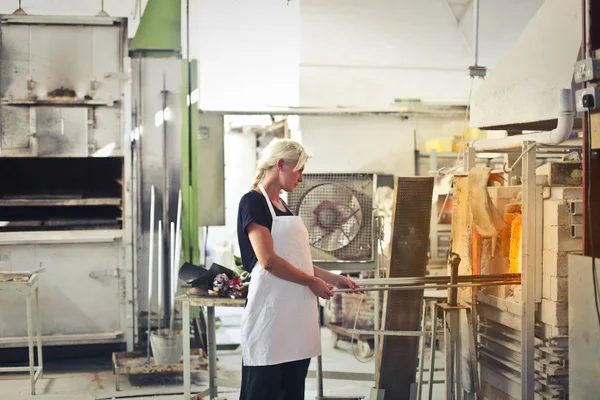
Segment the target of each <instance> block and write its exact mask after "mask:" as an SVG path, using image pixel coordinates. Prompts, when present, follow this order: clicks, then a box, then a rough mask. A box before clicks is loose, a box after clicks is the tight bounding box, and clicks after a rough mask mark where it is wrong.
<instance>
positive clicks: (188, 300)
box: [176, 295, 246, 400]
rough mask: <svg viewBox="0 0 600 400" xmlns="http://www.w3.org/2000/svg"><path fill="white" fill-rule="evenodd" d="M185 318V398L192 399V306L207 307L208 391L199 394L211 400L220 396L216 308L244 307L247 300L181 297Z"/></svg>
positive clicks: (178, 298)
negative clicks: (190, 327)
mask: <svg viewBox="0 0 600 400" xmlns="http://www.w3.org/2000/svg"><path fill="white" fill-rule="evenodd" d="M176 300H177V301H179V302H181V312H182V318H183V325H182V326H183V329H182V330H183V395H184V396H183V398H184V399H185V400H189V399H190V398H191V383H192V382H191V381H192V379H191V372H192V371H191V369H192V368H191V363H190V329H189V326H190V305H195V306H200V307H206V319H207V330H208V332H207V335H206V336H207V339H208V389H207V390H205V391H204V392H202V393H199V395H200V396H201V397H204V396H208V398H209V399H210V400H213V399H215V398H217V396H218V394H219V390H218V384H219V383H220V382H219V380H218V379H217V343H216V327H215V307H244V304H245V303H246V299H230V298H223V297H214V296H192V295H186V296H179V297H177V298H176Z"/></svg>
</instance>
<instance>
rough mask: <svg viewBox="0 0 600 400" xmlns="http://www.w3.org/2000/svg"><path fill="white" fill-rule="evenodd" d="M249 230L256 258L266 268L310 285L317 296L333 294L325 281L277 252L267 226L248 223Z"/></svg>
mask: <svg viewBox="0 0 600 400" xmlns="http://www.w3.org/2000/svg"><path fill="white" fill-rule="evenodd" d="M247 232H248V237H249V238H250V243H251V244H252V248H253V249H254V253H255V254H256V258H258V262H259V263H260V265H262V267H263V268H264V269H265V270H267V271H269V272H270V273H272V274H273V275H275V276H276V277H278V278H281V279H284V280H286V281H290V282H294V283H297V284H299V285H304V286H308V287H309V288H310V290H311V291H312V292H313V293H314V294H315V295H316V296H319V297H322V298H324V299H326V300H327V299H329V298H331V296H333V292H332V291H331V289H329V286H328V285H327V283H325V281H323V280H322V279H320V278H319V277H314V276H310V275H308V274H306V273H304V272H302V271H301V270H299V269H298V268H296V267H294V266H293V265H292V264H290V263H289V262H287V261H286V260H284V259H283V258H281V257H279V256H278V255H277V254H275V250H274V249H273V238H272V237H271V232H269V229H268V228H267V227H265V226H262V225H259V224H257V223H254V222H252V223H250V225H248V228H247Z"/></svg>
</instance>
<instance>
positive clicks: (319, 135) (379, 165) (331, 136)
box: [301, 116, 464, 176]
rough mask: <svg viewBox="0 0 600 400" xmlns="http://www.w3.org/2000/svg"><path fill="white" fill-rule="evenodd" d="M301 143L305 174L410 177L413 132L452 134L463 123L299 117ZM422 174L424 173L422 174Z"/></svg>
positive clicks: (420, 143) (420, 140) (426, 135)
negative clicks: (305, 156) (306, 159)
mask: <svg viewBox="0 0 600 400" xmlns="http://www.w3.org/2000/svg"><path fill="white" fill-rule="evenodd" d="M301 124H302V141H303V143H304V145H305V146H306V147H307V150H308V151H309V152H310V153H311V155H312V158H311V159H310V160H309V162H308V163H307V165H306V172H309V173H311V172H354V171H358V172H375V173H385V174H394V175H404V176H411V175H413V174H414V153H413V151H414V145H413V132H416V133H417V137H418V139H417V146H418V147H423V143H424V140H426V139H427V138H431V137H436V136H440V135H444V133H445V132H455V131H456V129H457V126H458V127H462V126H463V125H464V119H463V120H446V121H444V122H442V121H439V120H432V119H424V118H410V119H408V120H401V119H400V118H398V117H391V116H386V117H382V116H369V117H358V116H357V117H302V120H301ZM425 172H426V171H425Z"/></svg>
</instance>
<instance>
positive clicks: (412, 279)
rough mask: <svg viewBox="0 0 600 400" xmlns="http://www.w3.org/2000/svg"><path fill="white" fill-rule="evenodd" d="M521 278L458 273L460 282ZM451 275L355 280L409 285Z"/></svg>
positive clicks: (518, 276) (442, 280)
mask: <svg viewBox="0 0 600 400" xmlns="http://www.w3.org/2000/svg"><path fill="white" fill-rule="evenodd" d="M514 279H521V274H496V275H458V276H457V280H458V282H459V283H463V282H486V281H497V280H514ZM450 280H451V277H450V276H423V277H405V278H380V279H356V280H355V282H356V283H357V284H358V285H361V286H373V285H409V284H415V283H417V284H427V283H450Z"/></svg>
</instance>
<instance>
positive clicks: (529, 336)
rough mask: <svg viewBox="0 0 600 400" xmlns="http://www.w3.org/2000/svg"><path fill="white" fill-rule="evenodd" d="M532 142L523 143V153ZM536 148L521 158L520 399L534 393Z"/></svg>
mask: <svg viewBox="0 0 600 400" xmlns="http://www.w3.org/2000/svg"><path fill="white" fill-rule="evenodd" d="M534 145H535V142H530V141H526V142H524V143H523V151H526V150H527V149H529V148H530V146H534ZM535 160H536V149H535V148H534V149H532V150H529V151H527V152H526V153H525V156H524V157H523V177H522V185H523V189H522V190H523V224H522V235H521V237H522V240H521V285H522V287H523V290H522V298H521V306H522V309H523V314H522V320H521V324H522V325H521V327H522V329H521V355H522V369H521V398H522V399H533V398H534V390H535V380H534V378H535V360H534V354H535V347H534V338H535V279H536V276H535V275H536V274H535V270H536V266H535V237H536V228H535V219H536V218H535V216H536V213H535V209H536V199H535V193H536V184H535V167H536V163H535Z"/></svg>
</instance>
